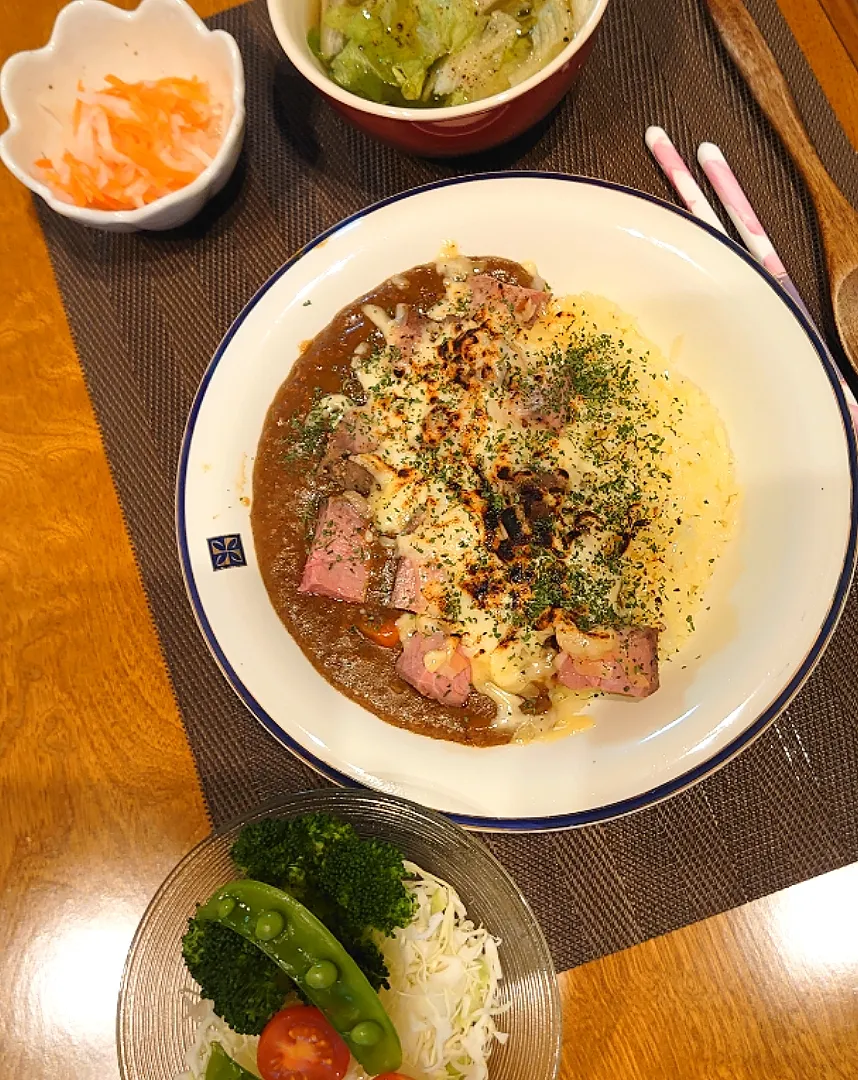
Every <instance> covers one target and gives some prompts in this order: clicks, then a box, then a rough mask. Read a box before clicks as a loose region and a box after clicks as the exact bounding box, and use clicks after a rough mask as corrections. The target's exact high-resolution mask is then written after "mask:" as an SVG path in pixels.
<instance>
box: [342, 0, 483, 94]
mask: <svg viewBox="0 0 858 1080" xmlns="http://www.w3.org/2000/svg"><path fill="white" fill-rule="evenodd" d="M483 21H485V20H481V19H480V17H479V16H478V15H477V14H476V9H475V6H474V3H473V0H416V2H415V0H365V2H363V3H361V4H360V5H359V6H355V5H353V4H341V5H339V6H331V7H329V8H328V9H327V11H326V13H325V17H324V20H323V28H324V29H325V30H327V31H329V32H331V33H332V34H339V35H342V38H343V39H345V40H346V41H347V42H348V44H347V45H346V47H345V49H343V50H342V52H341V53H339V54H338V55H337V56H336V57H335V58H334V60H333V62H332V63H331V75H332V76H333V78H334V79H335V80H336V81H337V82H338V83H340V85H341V86H344V87H345V88H346V89H348V90H354V91H355V92H356V93H360V92H361V91H360V90H358V89H357V87H358V85H361V86H362V85H365V84H366V82H367V79H368V77H369V73H372V74H374V75H375V76H376V77H377V78H378V79H380V80H381V81H382V82H384V83H386V84H387V85H388V86H390V87H392V88H394V89H396V90H398V91H399V92H400V93H401V95H402V97H403V98H404V99H405V100H406V101H419V100H420V98H421V96H422V94H423V87H424V84H425V81H426V76H427V74H428V72H429V69H430V68H431V67H432V65H433V64H434V63H435V62H436V61H437V60H438V59H439V58H440V57H442V56H445V55H446V54H447V53H449V52H450V51H451V50H453V49H457V48H458V47H459V46H460V45H461V44H463V43H464V42H465V41H467V39H468V37H469V36H470V35H471V34H473V33H474V32H475V31H477V30H479V29H480V26H481V22H483ZM344 54H346V55H344ZM374 99H375V100H379V97H378V94H375V95H374Z"/></svg>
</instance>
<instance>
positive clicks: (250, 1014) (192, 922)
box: [182, 919, 295, 1035]
mask: <svg viewBox="0 0 858 1080" xmlns="http://www.w3.org/2000/svg"><path fill="white" fill-rule="evenodd" d="M182 955H183V956H184V958H185V964H186V965H187V968H188V971H190V973H191V975H193V977H194V978H195V979H196V980H197V982H198V983H199V984H200V993H201V995H202V997H204V998H210V999H211V1000H212V1001H213V1002H214V1008H215V1012H216V1013H217V1014H218V1016H220V1017H221V1018H222V1019H223V1020H225V1021H226V1023H227V1024H229V1026H230V1027H231V1028H232V1029H233V1031H237V1032H238V1033H239V1034H240V1035H259V1034H260V1032H261V1031H262V1029H263V1028H264V1027H265V1025H266V1024H267V1023H268V1021H269V1020H270V1019H271V1017H272V1016H273V1015H274V1014H275V1013H276V1012H277V1011H278V1010H279V1009H281V1008H282V1007H283V1002H284V1001H285V999H286V997H287V996H288V994H289V993H290V992H293V991H294V990H295V985H294V983H293V982H292V980H291V979H290V978H289V976H288V975H287V974H286V973H285V972H284V971H281V970H280V968H279V967H278V966H277V964H275V963H274V961H273V960H270V959H269V958H268V957H267V956H266V955H265V954H264V953H263V952H261V950H259V949H258V948H257V947H256V946H255V945H254V944H252V942H249V941H247V940H245V938H243V937H241V935H239V934H236V933H235V932H234V931H233V930H230V929H229V928H228V927H226V926H223V925H221V924H220V923H217V922H203V921H200V920H197V919H188V929H187V931H186V933H185V936H184V937H183V938H182Z"/></svg>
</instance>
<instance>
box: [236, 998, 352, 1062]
mask: <svg viewBox="0 0 858 1080" xmlns="http://www.w3.org/2000/svg"><path fill="white" fill-rule="evenodd" d="M349 1057H350V1054H349V1048H348V1047H347V1046H346V1044H345V1043H344V1042H343V1040H342V1039H341V1038H340V1036H339V1035H338V1034H337V1032H336V1031H335V1030H334V1029H333V1028H332V1027H331V1025H330V1024H329V1023H328V1021H327V1020H326V1019H325V1017H324V1016H323V1015H322V1013H321V1012H320V1011H319V1010H318V1009H314V1008H313V1007H312V1006H311V1005H292V1006H290V1008H288V1009H281V1011H280V1012H279V1013H276V1014H275V1015H274V1016H272V1017H271V1019H270V1020H269V1021H268V1023H267V1024H266V1025H265V1027H264V1028H263V1030H262V1034H261V1035H260V1037H259V1049H258V1050H257V1051H256V1064H257V1065H258V1066H259V1071H260V1072H261V1073H262V1080H342V1078H343V1077H344V1076H345V1074H346V1071H347V1070H348V1067H349Z"/></svg>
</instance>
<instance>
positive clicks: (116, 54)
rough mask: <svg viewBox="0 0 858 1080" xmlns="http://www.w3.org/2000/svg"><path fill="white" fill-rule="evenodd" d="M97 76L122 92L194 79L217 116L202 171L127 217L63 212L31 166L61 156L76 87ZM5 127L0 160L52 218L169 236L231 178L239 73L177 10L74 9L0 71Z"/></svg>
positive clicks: (163, 0)
mask: <svg viewBox="0 0 858 1080" xmlns="http://www.w3.org/2000/svg"><path fill="white" fill-rule="evenodd" d="M106 75H116V76H118V77H119V78H120V79H125V80H127V81H129V82H137V81H140V80H143V79H160V78H164V77H165V76H170V75H174V76H179V77H183V78H191V77H192V76H194V75H196V76H197V77H198V78H199V79H202V80H203V81H204V82H207V83H208V84H209V86H210V87H211V93H212V98H213V99H214V100H215V101H218V102H222V103H223V105H224V106H225V118H224V124H225V132H224V138H223V141H222V143H221V146H220V149H219V150H218V152H217V154H216V156H215V158H214V160H213V161H212V163H211V164H210V165H209V166H208V167H207V168H206V169H204V170H203V172H201V173H200V175H199V176H198V177H197V178H196V179H195V180H194V181H193V182H192V183H190V184H188V185H187V186H186V187H184V188H182V189H181V190H180V191H175V192H173V193H172V194H171V195H165V196H164V198H162V199H157V200H156V201H155V202H152V203H149V204H148V205H146V206H142V207H140V208H139V209H136V210H90V209H86V208H83V207H79V206H73V205H71V204H70V203H67V202H63V201H62V200H61V199H58V198H56V196H54V195H53V193H52V192H51V190H50V188H49V187H48V186H47V185H46V184H45V183H44V182H43V181H42V180H41V179H40V178H39V175H38V170H37V169H35V167H34V164H33V163H34V162H35V161H36V160H37V159H38V158H40V157H48V158H52V159H53V158H57V157H59V156H61V155H62V151H63V149H64V148H65V146H66V142H67V139H68V135H69V132H70V130H71V116H72V108H73V105H74V100H75V96H76V94H77V85H78V81H79V80H80V81H82V82H83V84H84V85H85V86H86V87H87V88H91V87H98V86H101V85H102V84H103V81H104V77H105V76H106ZM0 100H2V102H3V107H4V108H5V110H6V113H7V115H8V117H9V127H8V128H7V130H6V131H5V132H4V133H3V135H2V137H0V159H2V161H3V163H4V164H5V165H6V167H7V168H8V169H10V170H11V171H12V172H13V173H14V174H15V176H17V178H18V179H19V180H20V181H21V182H22V183H23V184H26V185H27V187H28V188H30V190H31V191H34V192H35V193H36V194H37V195H40V196H41V197H42V198H43V199H44V200H45V202H46V203H47V204H48V206H50V207H51V208H52V209H53V210H56V211H57V213H58V214H63V215H64V216H65V217H69V218H73V219H74V220H75V221H79V222H81V223H82V224H84V225H91V226H94V227H96V228H100V229H108V230H111V231H113V232H132V231H134V230H136V229H154V230H162V229H172V228H175V227H176V226H178V225H183V224H184V223H185V222H186V221H190V219H191V218H192V217H194V215H195V214H197V213H198V212H199V211H200V210H201V209H202V207H203V206H204V204H205V203H206V202H207V201H208V200H209V199H210V198H211V197H212V196H213V195H215V194H217V192H218V191H220V189H221V188H222V187H223V186H224V184H225V183H226V182H227V180H228V179H229V177H230V176H231V174H232V172H233V169H234V168H235V165H236V162H237V161H238V155H239V153H240V151H241V144H242V139H243V136H244V67H243V65H242V62H241V53H240V52H239V50H238V46H237V45H236V43H235V40H234V38H232V37H231V36H230V35H229V34H227V33H224V31H222V30H209V29H208V27H207V26H206V25H205V24H204V23H203V22H202V21H201V20H200V19H199V18H198V16H197V15H196V14H195V13H194V11H193V10H192V9H191V8H190V7H189V6H188V5H187V4H186V3H184V0H142V3H141V4H140V6H139V7H138V8H137V9H136V10H135V11H122V10H120V9H119V8H115V7H113V6H112V5H110V4H105V3H102V2H101V0H74V2H73V3H71V4H69V5H68V6H67V7H64V8H63V10H62V11H61V12H60V13H59V15H58V16H57V21H56V23H55V24H54V29H53V33H52V34H51V40H50V41H49V42H48V44H47V45H45V47H44V48H42V49H36V50H34V51H33V52H22V53H17V54H16V55H15V56H12V57H10V58H9V59H8V60H7V61H6V63H5V64H4V65H3V69H2V71H0Z"/></svg>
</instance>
